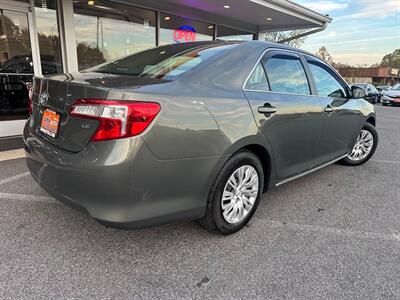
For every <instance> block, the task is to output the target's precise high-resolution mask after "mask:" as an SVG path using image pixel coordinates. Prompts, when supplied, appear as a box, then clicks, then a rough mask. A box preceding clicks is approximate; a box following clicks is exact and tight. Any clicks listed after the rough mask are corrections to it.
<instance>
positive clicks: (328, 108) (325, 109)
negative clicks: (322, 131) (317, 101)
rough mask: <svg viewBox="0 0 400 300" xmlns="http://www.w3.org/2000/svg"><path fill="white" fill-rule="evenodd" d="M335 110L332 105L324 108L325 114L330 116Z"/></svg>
mask: <svg viewBox="0 0 400 300" xmlns="http://www.w3.org/2000/svg"><path fill="white" fill-rule="evenodd" d="M334 110H335V109H334V108H333V107H332V105H330V104H329V105H328V106H325V107H324V112H326V113H328V114H330V113H332V112H333V111H334Z"/></svg>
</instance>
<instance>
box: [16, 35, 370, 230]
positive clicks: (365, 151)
mask: <svg viewBox="0 0 400 300" xmlns="http://www.w3.org/2000/svg"><path fill="white" fill-rule="evenodd" d="M364 96H365V93H364V91H363V90H362V89H360V88H358V87H356V86H354V87H352V88H350V87H349V86H348V85H347V84H346V83H345V81H344V80H343V79H342V78H341V77H340V75H339V74H338V73H337V72H336V71H335V70H334V69H333V68H332V67H330V66H329V65H328V64H327V63H326V62H324V61H322V60H320V59H319V58H317V57H315V56H314V55H312V54H309V53H307V52H303V51H301V50H299V49H294V48H291V47H287V46H284V45H280V44H274V43H266V42H260V41H250V42H221V41H215V42H195V43H182V44H175V45H166V46H161V47H156V48H153V49H150V50H146V51H143V52H140V53H136V54H134V55H131V56H127V57H124V58H122V59H118V60H115V61H112V62H108V63H105V64H102V65H99V66H96V67H94V68H92V69H88V70H85V71H82V72H78V73H72V74H62V75H55V76H51V77H45V78H35V79H34V83H33V87H32V90H31V92H30V97H31V99H30V103H31V104H30V105H31V107H30V111H31V115H30V118H29V120H28V122H27V124H26V126H25V129H24V142H25V149H26V152H27V159H26V161H27V165H28V168H29V170H30V173H31V174H32V176H33V178H34V179H35V180H36V181H37V182H38V183H39V185H40V186H41V187H42V188H43V189H45V190H46V191H47V192H48V193H49V194H51V195H53V196H54V197H55V198H56V199H58V200H60V201H62V202H64V203H65V204H67V205H70V206H73V207H75V208H78V209H80V210H82V211H84V212H87V213H88V214H89V215H91V216H92V217H93V218H95V219H96V220H98V221H99V222H101V223H102V224H106V225H107V226H114V227H118V228H127V229H129V228H138V227H144V226H150V225H159V224H163V223H169V222H174V221H180V220H191V219H198V220H200V223H201V224H202V225H203V226H204V227H206V228H207V229H209V230H212V231H216V232H220V233H223V234H230V233H234V232H236V231H238V230H240V229H241V228H242V227H243V226H244V225H246V224H247V222H248V221H249V220H250V219H251V218H252V216H253V214H254V213H255V210H256V208H257V205H258V203H259V201H260V199H261V196H262V194H263V193H266V192H268V190H269V189H270V188H271V187H274V186H280V185H282V184H285V183H287V182H289V181H291V180H294V179H297V178H299V177H301V176H303V175H306V174H309V173H310V172H312V171H316V170H318V169H320V168H322V167H325V166H327V165H329V164H332V163H335V162H340V163H342V164H345V165H350V166H358V165H361V164H363V163H365V162H367V161H368V160H369V159H370V158H371V156H372V155H373V154H374V152H375V149H376V147H377V143H378V134H377V131H376V130H375V123H376V117H375V112H374V108H373V106H372V105H371V104H370V103H368V102H367V101H365V100H363V99H362V98H363V97H364Z"/></svg>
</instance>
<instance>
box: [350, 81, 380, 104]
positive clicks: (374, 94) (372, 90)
mask: <svg viewBox="0 0 400 300" xmlns="http://www.w3.org/2000/svg"><path fill="white" fill-rule="evenodd" d="M352 86H356V87H359V88H362V89H363V90H364V91H365V100H367V101H368V102H371V103H372V104H376V103H378V102H379V100H380V96H381V94H380V92H379V91H378V89H377V88H376V87H375V86H374V85H373V84H370V83H355V84H353V85H352Z"/></svg>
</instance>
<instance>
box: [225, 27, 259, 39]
mask: <svg viewBox="0 0 400 300" xmlns="http://www.w3.org/2000/svg"><path fill="white" fill-rule="evenodd" d="M217 28H218V30H217V39H219V40H223V41H251V40H254V34H253V33H250V32H246V31H243V30H238V29H233V28H229V27H225V26H219V25H218V27H217Z"/></svg>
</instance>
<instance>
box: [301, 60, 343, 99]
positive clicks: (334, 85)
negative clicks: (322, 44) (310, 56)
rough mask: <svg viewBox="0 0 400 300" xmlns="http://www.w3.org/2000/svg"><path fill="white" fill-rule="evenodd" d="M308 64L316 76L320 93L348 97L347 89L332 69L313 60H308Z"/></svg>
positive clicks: (335, 96)
mask: <svg viewBox="0 0 400 300" xmlns="http://www.w3.org/2000/svg"><path fill="white" fill-rule="evenodd" d="M308 65H309V66H310V70H311V73H312V74H313V76H314V80H315V85H316V87H317V90H318V94H319V95H321V96H325V97H332V98H346V92H345V89H344V88H343V86H342V85H341V84H340V83H339V82H338V81H337V80H336V78H335V77H334V76H333V75H332V74H331V73H330V71H328V70H326V69H325V68H324V67H323V66H322V65H319V64H318V63H316V62H313V61H311V62H308Z"/></svg>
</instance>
